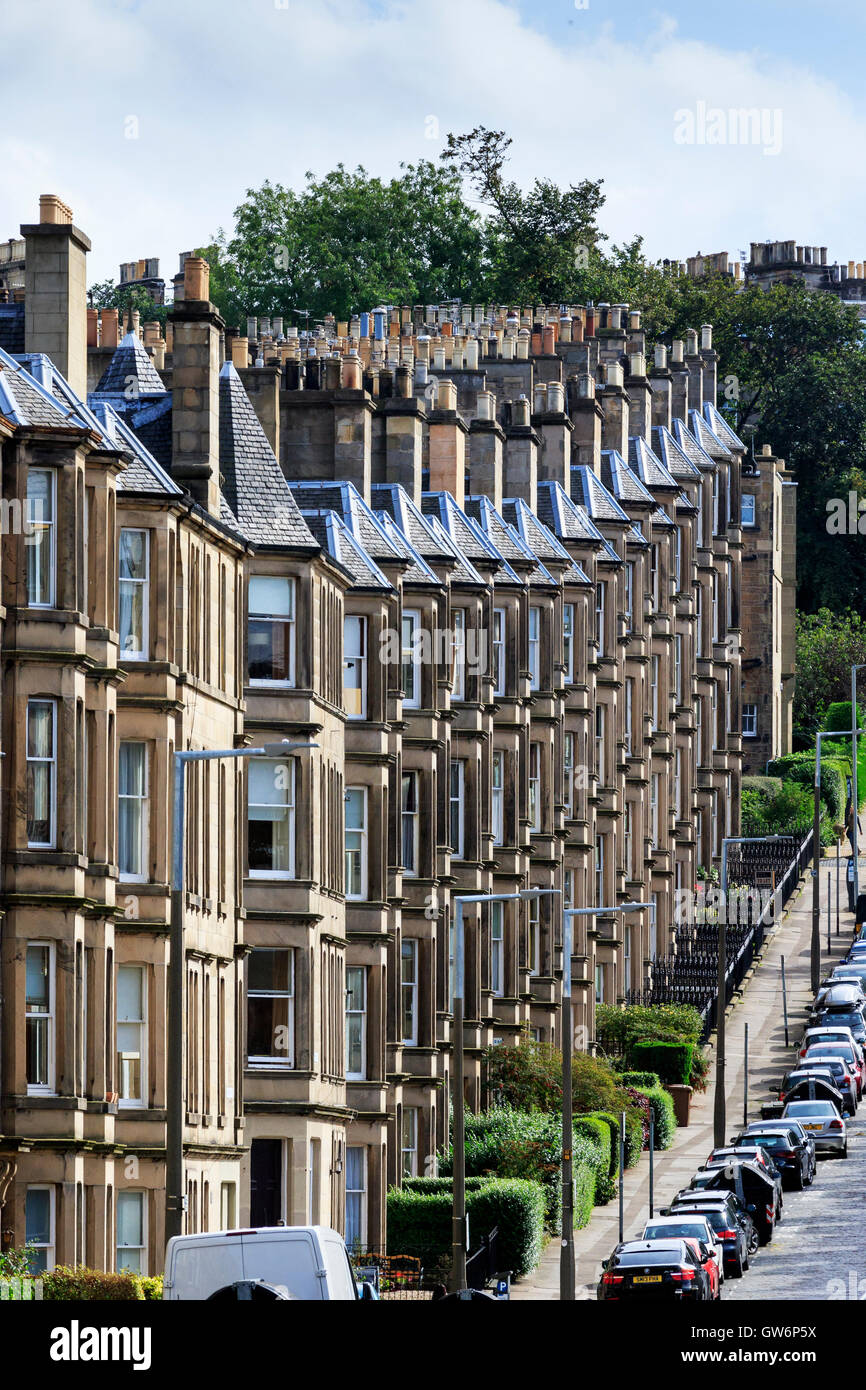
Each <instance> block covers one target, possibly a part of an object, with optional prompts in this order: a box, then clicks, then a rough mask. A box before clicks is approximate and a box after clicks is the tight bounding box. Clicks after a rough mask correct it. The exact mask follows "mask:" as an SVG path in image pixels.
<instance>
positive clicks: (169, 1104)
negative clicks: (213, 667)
mask: <svg viewBox="0 0 866 1390" xmlns="http://www.w3.org/2000/svg"><path fill="white" fill-rule="evenodd" d="M318 746H319V745H318V744H317V743H294V742H290V741H289V740H288V739H284V740H283V741H282V742H280V743H265V744H262V746H261V747H260V748H213V749H205V748H202V749H186V750H182V751H180V752H176V753H175V754H174V809H173V813H172V846H171V849H172V857H171V863H172V868H171V877H172V883H171V925H170V932H169V958H168V1000H167V1004H168V1007H167V1044H168V1057H167V1060H166V1122H165V1243H166V1245H168V1242H169V1240H170V1239H171V1237H172V1236H179V1235H181V1234H182V1230H183V1213H184V1210H185V1208H186V1192H185V1188H186V1184H185V1182H184V1172H183V1060H184V1046H183V1043H184V1026H183V1025H184V1009H183V992H184V975H185V970H184V958H185V952H184V933H183V918H184V897H185V890H184V841H185V835H184V790H185V784H184V769H185V767H186V764H187V763H192V762H208V761H210V760H212V759H214V758H282V757H285V755H286V754H287V753H291V752H293V751H295V750H297V749H302V748H304V749H311V748H318Z"/></svg>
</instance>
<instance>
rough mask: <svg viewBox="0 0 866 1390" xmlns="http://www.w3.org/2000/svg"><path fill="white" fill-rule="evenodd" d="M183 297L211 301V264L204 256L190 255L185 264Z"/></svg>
mask: <svg viewBox="0 0 866 1390" xmlns="http://www.w3.org/2000/svg"><path fill="white" fill-rule="evenodd" d="M183 297H184V299H185V300H188V299H195V300H199V301H203V302H205V303H207V302H209V301H210V266H209V265H208V263H207V261H206V260H205V258H204V256H188V257H187V258H186V260H185V261H184V264H183Z"/></svg>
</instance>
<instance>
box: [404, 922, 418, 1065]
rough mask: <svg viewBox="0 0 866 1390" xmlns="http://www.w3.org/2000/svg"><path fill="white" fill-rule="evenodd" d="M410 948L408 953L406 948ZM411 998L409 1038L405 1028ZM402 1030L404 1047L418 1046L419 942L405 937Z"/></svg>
mask: <svg viewBox="0 0 866 1390" xmlns="http://www.w3.org/2000/svg"><path fill="white" fill-rule="evenodd" d="M407 946H408V947H409V950H408V952H407V950H406V948H407ZM410 962H411V969H410V972H409V978H408V979H407V978H406V965H407V963H410ZM407 993H408V998H409V1005H410V1006H409V1015H410V1017H411V1021H412V1027H411V1029H410V1031H409V1034H408V1036H407V1034H406V1028H405V1019H406V998H407ZM400 1029H401V1032H402V1034H403V1038H402V1042H403V1046H404V1047H417V1046H418V942H417V940H416V939H415V937H403V938H402V940H401V942H400Z"/></svg>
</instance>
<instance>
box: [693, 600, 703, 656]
mask: <svg viewBox="0 0 866 1390" xmlns="http://www.w3.org/2000/svg"><path fill="white" fill-rule="evenodd" d="M695 619H696V624H695V657H703V654H704V586H703V585H702V584H698V585H697V587H696V588H695Z"/></svg>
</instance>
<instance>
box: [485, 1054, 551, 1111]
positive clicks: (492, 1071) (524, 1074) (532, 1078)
mask: <svg viewBox="0 0 866 1390" xmlns="http://www.w3.org/2000/svg"><path fill="white" fill-rule="evenodd" d="M483 1060H484V1063H485V1075H486V1082H487V1094H488V1098H489V1100H490V1102H491V1103H495V1104H497V1105H499V1104H507V1105H511V1106H513V1107H514V1108H515V1109H517V1110H558V1109H561V1107H562V1053H561V1052H560V1051H559V1050H558V1049H557V1048H555V1047H552V1046H551V1045H550V1043H541V1042H536V1041H535V1040H534V1039H532V1038H524V1039H521V1041H520V1042H518V1043H515V1044H514V1046H512V1047H504V1046H502V1044H499V1045H498V1046H496V1047H488V1048H487V1050H486V1051H485V1053H484V1057H483Z"/></svg>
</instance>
